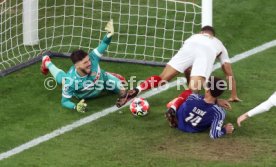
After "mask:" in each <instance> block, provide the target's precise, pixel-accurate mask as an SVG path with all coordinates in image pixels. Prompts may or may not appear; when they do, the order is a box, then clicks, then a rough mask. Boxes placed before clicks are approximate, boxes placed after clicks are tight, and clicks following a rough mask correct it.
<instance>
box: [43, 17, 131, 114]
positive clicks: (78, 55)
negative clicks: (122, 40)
mask: <svg viewBox="0 0 276 167" xmlns="http://www.w3.org/2000/svg"><path fill="white" fill-rule="evenodd" d="M105 30H107V32H108V33H107V35H106V36H105V37H104V38H103V40H102V42H101V43H100V45H99V46H98V47H97V48H96V49H94V50H93V51H92V52H90V53H89V54H87V53H86V52H84V51H83V50H76V51H74V52H72V54H71V56H70V58H71V60H72V62H73V64H74V65H73V66H72V67H71V68H70V69H69V71H68V72H67V73H65V72H64V71H62V70H61V69H59V68H57V67H56V66H55V65H54V64H53V63H52V62H51V59H50V57H49V56H48V55H44V56H43V58H42V65H41V72H42V73H43V74H45V75H46V74H47V73H48V71H50V73H51V74H52V75H53V76H54V78H55V80H56V81H57V83H58V84H63V88H62V99H61V104H62V106H64V107H66V108H69V109H76V110H77V111H78V112H85V111H86V107H87V105H86V103H85V102H84V100H80V102H79V103H78V104H74V103H73V102H71V100H70V99H71V98H72V96H75V97H76V98H78V99H88V98H93V97H96V96H98V95H99V94H100V93H101V92H102V91H103V90H109V91H112V92H115V93H118V94H120V93H122V94H125V93H126V90H125V89H124V88H123V86H122V85H121V80H122V81H123V80H125V79H124V78H123V77H122V76H120V75H118V74H114V73H112V74H111V73H108V72H105V71H104V70H103V69H101V68H100V66H99V61H100V57H101V56H102V54H103V53H104V52H105V50H106V49H107V47H108V45H109V44H110V42H111V38H112V36H113V34H114V28H113V21H112V20H110V21H109V22H108V23H107V25H106V27H105ZM45 54H47V52H46V53H45ZM119 78H120V79H121V80H120V79H119Z"/></svg>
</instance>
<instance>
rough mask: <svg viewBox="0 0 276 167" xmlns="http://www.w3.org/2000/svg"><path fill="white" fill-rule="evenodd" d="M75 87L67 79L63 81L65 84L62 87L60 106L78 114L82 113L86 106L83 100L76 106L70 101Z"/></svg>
mask: <svg viewBox="0 0 276 167" xmlns="http://www.w3.org/2000/svg"><path fill="white" fill-rule="evenodd" d="M74 90H75V87H74V84H73V82H71V80H70V79H69V78H67V79H66V80H65V84H64V85H63V87H62V99H61V105H62V106H63V107H65V108H68V109H71V110H77V111H78V112H81V113H84V112H85V111H86V108H87V104H86V103H85V102H84V100H81V101H80V102H79V103H78V104H75V103H73V102H72V101H71V98H72V96H73V93H74Z"/></svg>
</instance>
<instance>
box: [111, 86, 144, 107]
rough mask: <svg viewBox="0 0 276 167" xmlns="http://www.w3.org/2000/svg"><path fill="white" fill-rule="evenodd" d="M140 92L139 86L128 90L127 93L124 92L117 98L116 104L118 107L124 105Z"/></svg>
mask: <svg viewBox="0 0 276 167" xmlns="http://www.w3.org/2000/svg"><path fill="white" fill-rule="evenodd" d="M138 94H139V90H138V89H137V88H134V89H132V90H128V91H126V92H125V93H122V94H121V95H120V96H119V98H118V99H117V102H116V106H117V107H118V108H120V107H122V106H123V105H124V104H126V103H127V102H128V101H130V100H131V99H133V98H134V97H136V96H137V95H138Z"/></svg>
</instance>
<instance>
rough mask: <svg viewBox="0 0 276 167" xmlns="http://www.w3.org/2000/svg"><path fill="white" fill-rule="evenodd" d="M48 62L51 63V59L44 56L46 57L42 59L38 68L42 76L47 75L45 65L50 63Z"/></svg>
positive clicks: (47, 70)
mask: <svg viewBox="0 0 276 167" xmlns="http://www.w3.org/2000/svg"><path fill="white" fill-rule="evenodd" d="M50 61H51V59H50V57H49V56H47V55H46V56H43V57H42V63H41V66H40V70H41V72H42V74H44V75H47V74H48V72H49V69H48V68H47V66H46V63H47V62H50Z"/></svg>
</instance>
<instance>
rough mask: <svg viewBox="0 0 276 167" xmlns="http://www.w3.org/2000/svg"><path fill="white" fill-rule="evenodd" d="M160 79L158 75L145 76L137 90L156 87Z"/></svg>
mask: <svg viewBox="0 0 276 167" xmlns="http://www.w3.org/2000/svg"><path fill="white" fill-rule="evenodd" d="M161 81H162V78H161V77H160V76H158V75H153V76H151V77H149V78H147V79H146V80H145V81H144V82H142V83H141V84H140V85H139V86H138V87H137V89H138V90H139V92H141V91H144V90H149V89H151V88H156V87H158V86H161V85H159V83H160V82H161Z"/></svg>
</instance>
